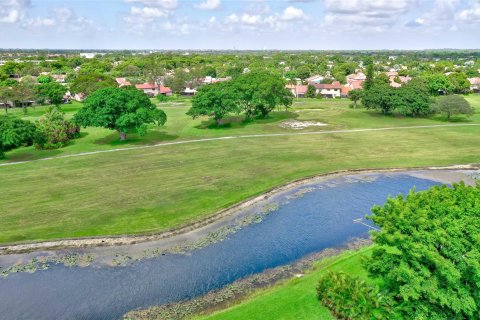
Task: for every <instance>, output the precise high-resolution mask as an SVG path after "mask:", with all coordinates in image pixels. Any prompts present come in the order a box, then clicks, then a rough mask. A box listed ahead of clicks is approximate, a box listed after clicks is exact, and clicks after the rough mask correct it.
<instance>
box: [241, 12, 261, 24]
mask: <svg viewBox="0 0 480 320" xmlns="http://www.w3.org/2000/svg"><path fill="white" fill-rule="evenodd" d="M240 21H241V22H242V23H244V24H248V25H258V24H260V23H261V22H262V17H261V16H260V15H252V14H248V13H244V14H243V15H242V17H241V19H240Z"/></svg>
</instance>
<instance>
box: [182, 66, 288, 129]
mask: <svg viewBox="0 0 480 320" xmlns="http://www.w3.org/2000/svg"><path fill="white" fill-rule="evenodd" d="M292 100H293V97H292V94H291V93H290V91H288V90H287V89H285V82H284V80H283V79H282V78H280V77H278V76H275V75H273V74H271V73H268V72H264V71H252V72H249V73H246V74H243V75H241V76H239V77H238V78H236V79H234V80H230V81H225V82H220V83H214V84H209V85H205V86H203V87H201V88H200V89H199V90H198V92H197V94H196V95H195V97H193V100H192V107H191V108H190V110H189V111H188V112H187V115H189V116H191V117H193V118H196V117H199V116H210V117H212V118H213V119H214V120H215V121H216V122H217V124H221V120H222V119H223V118H225V116H227V115H229V114H240V113H241V112H242V111H244V112H245V115H246V117H247V119H250V118H252V117H254V116H256V117H260V118H264V117H266V116H267V115H268V114H269V113H270V112H271V111H272V110H274V109H275V108H276V107H278V106H280V105H283V106H285V107H288V106H290V105H291V104H292Z"/></svg>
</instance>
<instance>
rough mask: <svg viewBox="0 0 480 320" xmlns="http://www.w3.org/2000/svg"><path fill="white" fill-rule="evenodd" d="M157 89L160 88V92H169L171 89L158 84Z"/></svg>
mask: <svg viewBox="0 0 480 320" xmlns="http://www.w3.org/2000/svg"><path fill="white" fill-rule="evenodd" d="M159 89H160V93H171V92H172V89H170V88H169V87H164V86H160V87H159Z"/></svg>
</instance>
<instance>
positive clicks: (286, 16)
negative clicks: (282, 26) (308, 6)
mask: <svg viewBox="0 0 480 320" xmlns="http://www.w3.org/2000/svg"><path fill="white" fill-rule="evenodd" d="M306 18H307V16H306V15H305V13H304V12H303V10H302V9H299V8H295V7H292V6H290V7H287V8H286V9H285V10H284V11H283V14H282V16H281V19H282V20H286V21H290V20H304V19H306Z"/></svg>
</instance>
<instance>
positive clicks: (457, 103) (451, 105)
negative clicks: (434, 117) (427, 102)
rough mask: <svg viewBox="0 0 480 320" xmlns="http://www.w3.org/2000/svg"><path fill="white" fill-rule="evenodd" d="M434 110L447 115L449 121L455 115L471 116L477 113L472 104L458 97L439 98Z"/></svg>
mask: <svg viewBox="0 0 480 320" xmlns="http://www.w3.org/2000/svg"><path fill="white" fill-rule="evenodd" d="M434 110H435V111H436V112H439V113H443V114H445V115H446V116H447V119H448V120H450V117H451V116H453V115H459V114H464V115H467V116H469V115H472V114H474V112H475V110H474V109H473V108H472V106H470V103H469V102H468V101H467V100H465V98H464V97H462V96H458V95H451V96H443V97H439V98H438V100H437V103H436V104H435V106H434Z"/></svg>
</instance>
